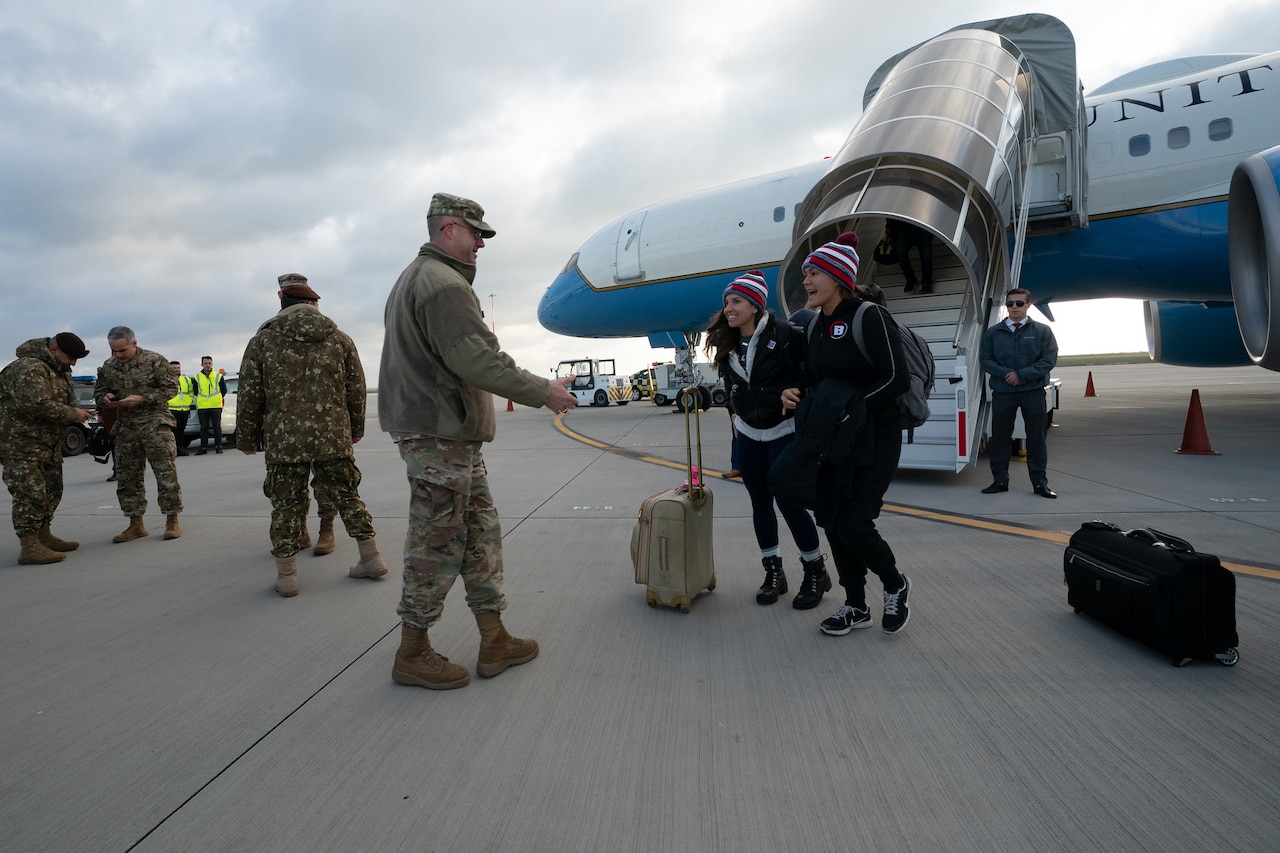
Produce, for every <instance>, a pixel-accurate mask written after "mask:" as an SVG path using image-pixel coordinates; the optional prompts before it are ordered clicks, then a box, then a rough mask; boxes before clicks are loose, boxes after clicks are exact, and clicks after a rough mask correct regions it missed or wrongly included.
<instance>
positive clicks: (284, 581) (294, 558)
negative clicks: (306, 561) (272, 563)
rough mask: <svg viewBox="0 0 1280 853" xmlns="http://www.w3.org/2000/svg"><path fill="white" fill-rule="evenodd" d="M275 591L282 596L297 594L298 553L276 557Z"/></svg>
mask: <svg viewBox="0 0 1280 853" xmlns="http://www.w3.org/2000/svg"><path fill="white" fill-rule="evenodd" d="M276 592H278V593H280V595H281V596H282V597H284V598H293V597H294V596H295V595H297V594H298V555H297V554H290V555H289V556H288V557H276Z"/></svg>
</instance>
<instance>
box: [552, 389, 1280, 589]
mask: <svg viewBox="0 0 1280 853" xmlns="http://www.w3.org/2000/svg"><path fill="white" fill-rule="evenodd" d="M555 427H556V429H558V430H559V431H560V432H562V433H564V435H566V436H568V437H569V438H572V439H573V440H574V441H580V442H582V443H583V444H589V445H591V446H592V447H596V448H599V449H600V450H604V451H606V452H608V453H614V454H617V455H618V456H625V457H627V458H628V459H635V460H638V461H640V462H648V463H649V464H651V465H661V466H662V467H664V468H672V469H674V470H677V471H684V470H686V466H685V465H684V464H682V463H680V462H672V461H671V460H670V459H659V458H658V457H656V456H646V455H643V454H641V453H637V452H635V451H631V450H625V449H623V448H621V447H617V446H615V445H612V444H606V443H605V442H603V441H597V440H596V439H594V438H588V437H587V436H585V435H583V434H582V433H578V432H574V431H573V430H571V429H570V428H569V427H567V426H566V425H565V423H564V414H563V413H562V414H559V415H556V417H555ZM702 474H703V477H704V478H705V479H706V480H710V479H722V478H723V473H722V472H720V471H716V470H714V469H711V468H703V469H702ZM734 481H737V482H741V480H738V478H736V477H735V478H734ZM884 510H885V511H886V512H893V513H897V514H898V515H910V516H914V517H916V518H923V519H926V520H929V521H938V522H941V523H943V524H958V525H960V526H962V527H972V528H976V529H978V530H989V531H991V532H992V533H1004V534H1007V535H1009V536H1021V537H1022V538H1024V539H1042V540H1044V541H1046V542H1057V543H1058V544H1060V545H1066V544H1067V543H1068V542H1069V541H1070V539H1071V534H1070V533H1063V532H1061V531H1057V530H1039V529H1037V528H1034V527H1022V526H1020V525H1016V524H1007V523H1004V522H999V521H990V520H988V519H985V518H974V517H972V516H967V515H955V514H954V513H949V512H938V511H937V510H932V509H920V508H919V507H913V506H901V505H898V504H885V505H884ZM1222 565H1224V566H1226V567H1227V568H1228V569H1230V570H1231V571H1233V572H1235V573H1236V574H1241V575H1253V576H1254V577H1259V578H1268V579H1269V580H1280V571H1276V570H1275V569H1264V568H1262V567H1261V566H1249V565H1245V564H1243V563H1228V562H1225V561H1224V562H1223V564H1222Z"/></svg>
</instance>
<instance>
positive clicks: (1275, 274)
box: [1227, 146, 1280, 370]
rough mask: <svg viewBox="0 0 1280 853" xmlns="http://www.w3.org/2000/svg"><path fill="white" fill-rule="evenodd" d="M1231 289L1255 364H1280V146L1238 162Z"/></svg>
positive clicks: (1230, 204)
mask: <svg viewBox="0 0 1280 853" xmlns="http://www.w3.org/2000/svg"><path fill="white" fill-rule="evenodd" d="M1227 251H1228V254H1229V257H1230V269H1231V295H1232V298H1234V300H1235V314H1236V320H1237V321H1238V323H1239V326H1240V337H1241V339H1242V340H1243V341H1244V347H1245V350H1247V352H1248V354H1249V358H1250V359H1251V360H1252V361H1253V363H1254V364H1258V365H1260V366H1262V367H1265V368H1267V369H1268V370H1280V146H1276V147H1275V148H1271V149H1268V150H1267V151H1262V152H1260V153H1258V154H1254V155H1252V156H1250V157H1248V158H1246V159H1245V160H1244V161H1242V162H1241V163H1240V165H1238V166H1236V170H1235V172H1234V173H1233V174H1232V176H1231V194H1230V196H1229V197H1228V199H1227Z"/></svg>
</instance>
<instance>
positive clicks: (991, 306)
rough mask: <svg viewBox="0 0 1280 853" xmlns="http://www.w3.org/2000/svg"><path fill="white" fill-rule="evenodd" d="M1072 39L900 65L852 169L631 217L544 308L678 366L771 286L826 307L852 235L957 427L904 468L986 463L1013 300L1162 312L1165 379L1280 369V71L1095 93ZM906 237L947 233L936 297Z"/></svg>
mask: <svg viewBox="0 0 1280 853" xmlns="http://www.w3.org/2000/svg"><path fill="white" fill-rule="evenodd" d="M1081 89H1082V87H1081V85H1080V83H1079V79H1078V77H1077V75H1076V70H1075V43H1074V38H1073V36H1072V35H1071V33H1070V31H1069V29H1068V28H1067V27H1066V26H1065V25H1064V24H1063V23H1062V22H1061V21H1059V20H1057V19H1056V18H1053V17H1052V16H1049V15H1040V14H1035V15H1019V16H1014V17H1011V18H999V19H994V20H990V21H982V22H976V23H971V24H963V25H961V26H958V27H955V28H953V29H951V30H948V31H946V32H944V33H942V34H940V35H938V36H936V37H934V38H933V39H930V40H928V41H926V42H923V43H921V44H919V45H916V46H915V47H912V48H910V49H908V50H905V51H902V52H901V53H899V54H897V55H896V56H894V57H891V58H890V59H888V60H886V61H885V63H883V64H882V65H881V66H880V68H879V69H878V70H877V71H876V73H875V74H874V75H873V76H872V79H871V80H870V81H869V82H868V84H867V87H866V90H865V93H864V98H863V108H864V111H863V114H862V116H861V117H860V118H859V120H858V121H857V123H856V124H855V125H854V128H853V130H852V131H851V133H850V136H849V138H848V140H846V142H845V143H844V145H843V147H842V148H841V149H840V151H839V152H838V153H837V154H836V155H835V156H834V157H832V158H830V159H827V160H823V161H821V162H818V163H812V164H807V165H803V166H799V167H795V168H791V169H787V170H783V171H779V172H774V173H771V174H768V175H764V176H762V177H755V178H749V179H745V180H741V181H736V182H733V183H729V184H725V185H721V186H717V187H712V188H709V189H703V190H699V191H696V192H692V193H688V194H684V195H681V196H678V197H676V198H672V199H668V200H665V201H661V202H658V203H656V204H652V205H649V206H647V207H643V208H640V209H638V210H635V211H632V212H630V213H627V214H626V215H624V216H622V217H620V218H618V219H616V220H614V221H613V222H610V223H609V224H607V225H605V226H604V227H603V228H601V229H599V230H598V231H597V232H596V233H595V234H594V235H592V236H591V237H590V238H588V239H587V241H586V242H585V243H583V245H582V246H581V247H580V248H579V249H578V250H577V251H576V252H574V253H573V255H572V256H571V257H570V259H569V261H568V263H567V264H566V265H565V267H564V268H563V270H562V272H561V273H560V274H559V275H558V276H557V277H556V279H555V280H554V281H553V282H552V283H551V285H550V286H549V287H548V289H547V290H546V292H545V294H544V295H543V297H542V300H541V302H540V303H539V307H538V319H539V321H540V322H541V323H542V325H543V326H544V327H545V328H547V329H549V330H551V331H553V332H558V333H560V334H566V335H573V336H579V337H639V336H648V337H649V340H650V342H651V343H652V344H653V345H654V346H667V347H670V346H676V347H677V354H678V357H687V356H686V355H684V352H685V350H687V348H689V347H696V345H697V341H698V336H699V334H700V332H701V331H703V330H705V329H706V327H707V325H708V323H709V321H710V318H711V316H712V315H713V314H714V313H715V312H716V311H718V310H719V308H720V306H721V293H722V291H723V288H724V287H725V286H726V285H727V284H728V282H729V281H731V280H732V279H733V278H734V277H736V276H737V275H738V274H740V273H741V272H743V271H745V270H750V269H758V270H760V271H762V272H763V273H764V275H765V277H766V278H767V279H768V280H769V281H770V285H771V291H770V292H771V297H770V298H771V304H770V307H771V308H775V309H777V310H779V311H780V312H781V313H782V315H783V316H790V315H791V314H792V313H794V312H796V311H797V310H799V309H801V308H802V307H803V305H804V301H805V297H804V293H803V291H802V289H801V287H800V285H799V282H800V280H801V279H802V273H801V272H800V270H799V267H800V265H801V264H802V262H803V260H804V258H805V257H806V256H807V254H808V252H809V251H811V249H812V248H813V247H814V246H816V245H819V244H821V243H822V242H825V241H827V240H830V239H833V238H834V236H835V235H836V234H838V233H839V232H841V231H845V230H852V231H854V232H855V233H857V234H858V236H859V247H860V255H861V257H862V268H861V270H860V274H859V278H860V280H862V279H867V280H871V281H874V282H875V283H877V284H878V285H880V286H881V289H882V290H883V291H884V292H885V294H886V296H887V299H888V307H889V308H890V310H891V311H893V313H894V315H895V316H896V317H897V318H898V320H899V322H901V323H903V324H904V325H908V326H910V327H912V328H913V329H915V331H917V332H919V333H921V334H922V335H923V336H924V337H925V338H926V339H927V340H929V342H930V346H931V349H933V351H934V356H935V359H936V360H937V361H938V369H937V372H938V376H939V379H938V382H937V384H936V385H935V388H934V392H933V394H932V395H931V399H930V406H931V408H932V409H933V410H934V415H933V416H931V418H930V423H929V424H926V428H925V429H926V430H927V429H928V428H929V427H930V426H932V427H933V433H932V434H929V433H927V432H926V433H925V435H924V438H923V440H922V434H921V431H920V430H917V432H916V437H915V441H914V445H913V446H912V447H907V446H904V453H903V462H902V465H903V467H911V468H925V469H929V468H936V469H947V468H954V470H955V471H960V470H962V469H963V468H964V467H966V466H967V465H970V464H973V462H974V461H975V460H976V456H977V453H976V451H977V449H978V447H979V446H980V444H981V442H982V441H983V439H984V438H985V434H986V432H985V431H986V421H987V413H986V400H985V396H986V392H985V390H984V385H985V383H984V382H983V377H982V374H981V369H980V366H979V365H978V364H977V358H976V352H977V345H978V341H979V340H980V338H981V334H982V332H983V330H985V328H986V327H987V326H989V325H991V324H992V323H994V322H997V321H998V319H999V316H998V315H999V309H1000V307H1001V303H1002V301H1003V294H1004V293H1005V292H1006V291H1007V290H1008V289H1010V288H1012V287H1014V286H1022V287H1026V288H1027V289H1029V290H1030V291H1031V292H1032V295H1033V300H1034V304H1035V306H1036V307H1037V308H1038V309H1039V310H1040V311H1041V312H1042V313H1044V314H1045V315H1046V316H1047V317H1049V318H1050V319H1052V317H1053V314H1052V303H1053V302H1054V301H1055V300H1056V301H1068V300H1078V299H1092V298H1099V297H1125V298H1133V299H1141V300H1145V301H1146V305H1145V307H1144V312H1145V320H1146V325H1147V336H1148V344H1149V349H1150V355H1151V357H1152V359H1153V360H1155V361H1158V362H1163V363H1167V364H1176V365H1183V366H1228V365H1239V364H1257V365H1260V366H1262V367H1264V368H1267V369H1270V370H1280V192H1278V187H1280V145H1278V144H1277V143H1278V142H1280V52H1277V53H1266V54H1256V55H1255V54H1229V55H1215V56H1191V57H1182V58H1178V59H1172V60H1168V61H1165V62H1160V63H1156V64H1153V65H1148V66H1146V67H1144V68H1140V69H1137V70H1135V71H1132V72H1130V73H1128V74H1125V75H1123V76H1121V77H1118V78H1117V79H1115V80H1112V81H1111V82H1109V83H1107V84H1105V85H1103V86H1101V87H1099V88H1098V89H1096V90H1094V91H1093V92H1091V93H1089V94H1088V95H1087V96H1085V95H1084V94H1083V93H1082V90H1081ZM890 220H898V221H903V222H908V223H913V224H915V225H916V226H918V227H920V228H923V229H925V230H926V231H927V232H928V233H929V234H930V235H932V236H933V237H934V266H935V276H936V279H937V280H936V282H935V284H934V287H933V288H932V290H931V291H930V292H928V293H919V292H917V293H909V292H908V291H907V289H906V288H905V287H903V286H901V285H902V284H903V278H902V276H901V275H900V274H899V270H898V269H897V268H896V267H892V268H889V267H884V266H881V265H878V264H875V263H874V262H873V261H872V259H871V254H872V252H871V249H872V247H873V246H874V245H875V244H876V241H877V240H878V239H879V237H880V235H881V234H882V233H883V231H884V229H885V225H886V223H887V222H889V221H890Z"/></svg>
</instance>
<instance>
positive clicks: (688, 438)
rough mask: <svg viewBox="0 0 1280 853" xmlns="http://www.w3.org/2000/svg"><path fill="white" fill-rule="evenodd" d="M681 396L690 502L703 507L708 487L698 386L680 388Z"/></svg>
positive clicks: (698, 507)
mask: <svg viewBox="0 0 1280 853" xmlns="http://www.w3.org/2000/svg"><path fill="white" fill-rule="evenodd" d="M680 397H681V398H682V399H683V401H684V443H685V460H686V467H687V469H688V473H689V480H688V483H689V502H690V503H692V504H693V507H694V509H701V508H702V505H703V504H704V503H706V500H707V487H706V484H705V483H704V482H703V477H705V476H706V474H704V473H703V470H702V419H701V414H702V410H701V409H700V408H699V407H698V402H697V401H698V386H697V385H690V386H689V387H687V388H681V389H680ZM690 418H692V419H693V429H694V430H697V434H698V440H697V446H698V474H697V476H696V477H695V476H694V473H693V471H694V468H693V447H694V440H693V433H692V431H691V430H690V425H689V419H690Z"/></svg>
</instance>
